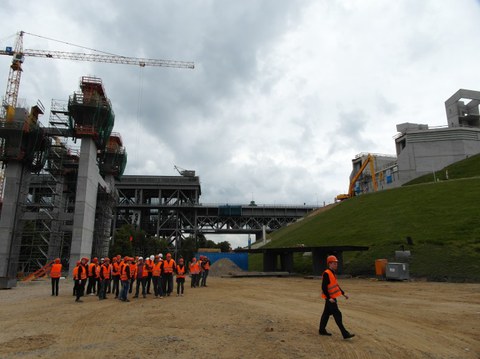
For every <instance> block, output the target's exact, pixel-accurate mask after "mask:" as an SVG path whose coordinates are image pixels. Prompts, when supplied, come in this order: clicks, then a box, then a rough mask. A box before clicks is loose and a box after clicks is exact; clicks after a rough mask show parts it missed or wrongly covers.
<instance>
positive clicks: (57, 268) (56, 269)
mask: <svg viewBox="0 0 480 359" xmlns="http://www.w3.org/2000/svg"><path fill="white" fill-rule="evenodd" d="M61 275H62V265H61V264H60V263H55V264H53V265H52V270H51V271H50V278H60V277H61Z"/></svg>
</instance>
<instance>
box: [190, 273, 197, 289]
mask: <svg viewBox="0 0 480 359" xmlns="http://www.w3.org/2000/svg"><path fill="white" fill-rule="evenodd" d="M198 276H199V275H198V274H192V283H191V284H190V287H192V288H195V287H196V286H197V282H198Z"/></svg>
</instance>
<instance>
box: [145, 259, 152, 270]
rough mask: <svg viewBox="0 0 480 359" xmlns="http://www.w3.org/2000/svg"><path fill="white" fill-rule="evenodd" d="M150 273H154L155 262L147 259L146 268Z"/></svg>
mask: <svg viewBox="0 0 480 359" xmlns="http://www.w3.org/2000/svg"><path fill="white" fill-rule="evenodd" d="M145 268H146V269H147V272H148V273H152V271H153V261H152V260H151V259H145V267H144V269H145Z"/></svg>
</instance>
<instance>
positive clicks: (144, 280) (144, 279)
mask: <svg viewBox="0 0 480 359" xmlns="http://www.w3.org/2000/svg"><path fill="white" fill-rule="evenodd" d="M146 279H147V278H146V277H144V278H137V287H136V288H135V297H138V291H139V289H140V285H142V295H143V297H145V282H146Z"/></svg>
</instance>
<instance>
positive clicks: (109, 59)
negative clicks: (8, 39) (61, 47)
mask: <svg viewBox="0 0 480 359" xmlns="http://www.w3.org/2000/svg"><path fill="white" fill-rule="evenodd" d="M14 54H15V52H14V51H12V50H11V49H6V50H0V55H8V56H13V55H14ZM22 54H23V55H24V56H31V57H45V58H50V59H64V60H76V61H91V62H104V63H110V64H125V65H138V66H141V67H145V66H163V67H176V68H186V69H193V68H195V65H194V63H193V62H188V61H176V60H161V59H143V58H136V57H127V56H116V55H102V54H85V53H76V52H63V51H46V50H25V51H23V53H22Z"/></svg>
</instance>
